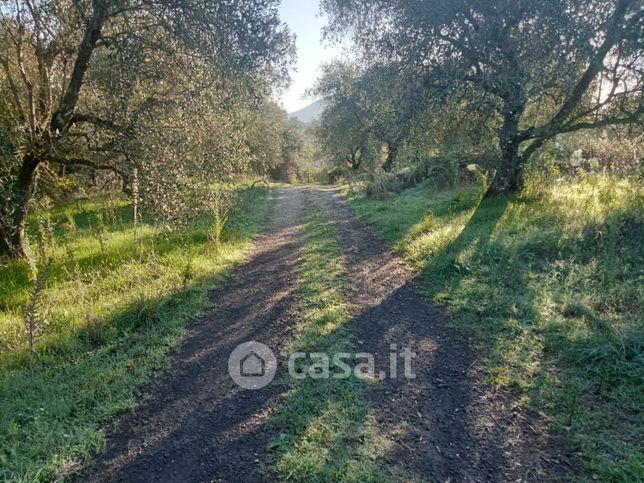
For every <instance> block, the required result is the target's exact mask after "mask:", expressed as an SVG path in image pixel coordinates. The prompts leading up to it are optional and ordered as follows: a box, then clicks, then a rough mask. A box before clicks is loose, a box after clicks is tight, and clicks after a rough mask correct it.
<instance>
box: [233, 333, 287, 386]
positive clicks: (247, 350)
mask: <svg viewBox="0 0 644 483" xmlns="http://www.w3.org/2000/svg"><path fill="white" fill-rule="evenodd" d="M276 372H277V359H276V358H275V354H273V351H271V350H270V349H269V348H268V347H267V346H266V345H264V344H262V343H260V342H255V341H250V342H244V343H243V344H240V345H238V346H237V347H236V348H235V350H233V351H232V353H231V354H230V357H229V358H228V373H229V374H230V377H231V378H232V380H233V381H235V383H236V384H237V385H238V386H240V387H243V388H244V389H261V388H263V387H265V386H267V385H268V384H269V383H270V382H271V381H272V380H273V378H274V377H275V373H276Z"/></svg>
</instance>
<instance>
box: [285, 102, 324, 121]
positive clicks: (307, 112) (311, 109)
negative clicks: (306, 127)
mask: <svg viewBox="0 0 644 483" xmlns="http://www.w3.org/2000/svg"><path fill="white" fill-rule="evenodd" d="M324 107H325V102H324V101H323V100H319V101H315V102H313V103H311V104H309V105H308V106H306V107H303V108H302V109H300V110H299V111H295V112H290V113H289V114H288V117H289V119H297V120H298V121H300V122H301V123H304V124H311V123H312V122H315V121H317V120H318V119H319V118H320V115H321V114H322V111H324Z"/></svg>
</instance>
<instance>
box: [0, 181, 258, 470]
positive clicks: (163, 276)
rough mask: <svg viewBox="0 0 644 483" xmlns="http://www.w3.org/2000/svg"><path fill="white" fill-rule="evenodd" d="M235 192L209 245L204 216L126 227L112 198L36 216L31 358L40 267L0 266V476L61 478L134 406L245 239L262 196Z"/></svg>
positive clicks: (122, 207)
mask: <svg viewBox="0 0 644 483" xmlns="http://www.w3.org/2000/svg"><path fill="white" fill-rule="evenodd" d="M238 192H239V193H238V194H239V200H240V201H239V205H238V206H237V209H236V210H235V212H234V214H233V215H232V216H231V219H230V220H229V222H228V224H227V225H226V227H225V229H224V230H223V233H221V239H220V243H218V245H217V246H216V247H214V246H213V244H212V243H211V242H210V241H209V238H208V228H209V227H210V224H211V220H209V219H206V218H204V219H203V220H200V221H198V222H196V223H194V224H192V225H190V226H188V227H185V228H184V229H181V230H178V231H173V232H167V231H165V230H164V228H163V227H162V226H159V225H157V224H155V223H154V221H153V220H143V223H141V224H139V225H138V227H137V232H136V234H135V232H134V228H133V223H132V221H133V220H132V209H131V206H130V204H129V203H128V202H127V201H125V200H120V199H114V198H99V199H92V200H85V201H77V202H76V201H75V202H70V203H64V204H61V205H57V206H55V207H44V208H45V210H46V211H40V212H38V211H37V212H36V213H35V214H34V216H33V217H32V219H31V220H30V235H31V236H30V238H31V240H32V245H35V249H34V250H33V251H34V253H41V254H42V257H41V259H42V258H46V259H47V260H51V261H50V262H47V264H48V267H49V268H48V273H47V279H46V282H45V283H44V288H42V289H41V290H40V291H39V300H38V310H39V313H38V314H37V317H38V321H39V325H40V327H39V334H38V340H37V341H36V342H35V344H34V353H33V356H30V351H29V345H28V342H27V338H26V337H25V334H24V332H25V330H24V329H25V322H23V317H22V310H23V307H29V306H30V305H29V301H30V298H31V297H32V293H33V285H34V279H35V278H36V276H37V275H36V274H37V271H38V270H39V269H40V270H41V267H40V266H33V265H32V264H30V263H28V262H22V261H4V262H3V264H2V267H1V268H0V280H1V281H2V282H1V284H0V350H1V352H0V480H2V481H30V482H31V481H49V480H51V479H56V478H62V477H64V476H65V475H68V474H70V473H73V472H74V471H75V470H76V469H77V468H78V467H79V466H80V465H82V463H83V462H84V461H85V460H87V458H89V457H90V456H91V455H92V454H94V453H96V452H97V451H99V450H101V448H102V447H103V444H104V436H103V433H102V431H101V425H102V424H104V423H105V422H107V421H108V420H109V418H110V417H111V416H113V415H115V414H117V413H119V412H121V411H123V410H125V409H128V408H131V407H133V406H134V405H135V404H136V389H137V388H138V387H140V386H141V385H142V384H143V383H144V382H146V381H147V380H149V378H150V377H151V376H152V375H153V373H154V372H155V371H157V370H158V369H160V368H162V367H164V365H165V363H166V362H167V356H168V353H169V351H170V350H171V349H172V348H174V347H175V346H177V344H178V343H179V341H180V340H181V337H182V334H183V327H184V325H185V323H186V321H187V320H189V319H190V317H194V316H195V315H197V314H198V313H199V311H200V310H202V309H203V308H205V307H206V305H207V303H208V302H207V297H206V293H207V289H208V288H210V287H212V286H213V285H214V284H216V283H217V281H218V280H220V279H221V277H222V276H223V275H224V273H225V272H226V270H227V269H228V267H230V266H231V265H232V264H234V263H235V262H237V261H239V260H240V258H241V257H242V255H243V253H244V250H245V249H246V248H247V246H248V245H249V243H250V241H251V239H252V237H253V235H254V233H255V231H256V229H257V226H258V222H259V221H260V220H261V218H262V217H263V216H264V212H265V211H266V209H267V207H268V206H269V200H270V197H269V195H268V191H267V190H265V189H254V190H253V189H248V188H243V187H241V186H239V187H238ZM32 315H33V314H32Z"/></svg>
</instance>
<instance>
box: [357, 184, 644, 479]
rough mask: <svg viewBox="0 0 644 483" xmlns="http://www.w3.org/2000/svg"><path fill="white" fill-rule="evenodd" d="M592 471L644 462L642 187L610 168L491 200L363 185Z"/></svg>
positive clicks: (616, 475) (367, 210)
mask: <svg viewBox="0 0 644 483" xmlns="http://www.w3.org/2000/svg"><path fill="white" fill-rule="evenodd" d="M351 202H352V204H353V206H354V207H355V209H356V210H357V211H358V213H359V214H360V215H362V216H364V217H366V218H367V219H369V220H371V221H372V222H374V224H375V225H376V226H377V227H378V228H379V229H380V230H381V231H382V233H383V235H384V237H385V238H386V239H387V240H389V241H390V242H391V243H392V244H393V246H394V248H395V249H396V250H397V251H398V252H399V253H400V254H401V255H402V256H403V257H404V259H405V260H406V261H407V262H408V263H409V264H410V265H411V266H413V267H414V268H415V269H416V270H418V272H419V273H420V274H421V276H422V277H423V278H424V280H425V281H426V287H427V291H428V296H429V297H430V298H431V299H432V300H433V301H434V302H435V303H437V304H441V305H444V306H445V307H446V308H447V309H448V310H449V311H450V312H451V313H452V314H454V315H455V321H456V323H457V324H458V325H459V326H460V327H461V328H463V329H464V330H465V331H467V332H468V333H470V334H471V335H472V336H473V340H475V341H476V343H477V344H478V346H479V349H480V352H481V354H482V356H483V357H484V358H485V364H486V367H487V371H488V374H489V379H490V381H491V382H493V383H496V384H499V385H501V386H504V387H511V388H514V389H515V390H517V391H518V392H519V393H520V394H522V395H523V397H524V400H525V403H526V404H528V405H530V406H532V407H534V408H536V409H538V410H539V411H541V412H542V413H543V414H544V415H545V416H546V418H547V421H548V422H549V424H550V425H551V428H552V430H553V431H555V432H558V433H559V434H563V435H565V436H566V438H567V440H568V441H569V442H570V445H571V448H572V449H573V451H574V452H575V453H576V454H577V455H578V456H579V458H580V461H581V462H582V465H583V468H584V470H585V472H586V474H587V475H590V476H593V475H594V476H596V477H599V478H602V479H607V480H611V481H617V480H620V481H634V480H636V479H637V478H639V477H641V475H642V474H644V453H643V451H642V445H641V442H642V441H644V416H643V413H642V410H641V402H642V401H644V319H643V317H642V303H643V302H644V283H643V282H644V276H643V275H644V272H642V267H644V189H643V188H642V185H641V183H640V181H639V180H636V179H617V178H614V177H610V176H607V175H603V174H596V175H587V176H585V177H583V178H575V179H570V178H568V179H559V180H557V181H555V182H549V183H544V182H540V181H539V180H538V179H535V178H532V179H531V180H529V182H528V184H527V187H526V190H525V192H524V193H522V194H521V195H519V196H511V197H501V198H492V199H485V200H483V198H482V196H481V191H480V190H479V189H477V188H468V187H462V188H457V189H453V190H444V191H435V190H433V189H432V188H430V187H429V186H420V187H417V188H414V189H411V190H408V191H406V192H404V193H403V194H402V195H401V196H399V197H397V198H396V199H394V200H392V201H389V202H381V201H374V200H369V199H367V198H364V197H353V198H351Z"/></svg>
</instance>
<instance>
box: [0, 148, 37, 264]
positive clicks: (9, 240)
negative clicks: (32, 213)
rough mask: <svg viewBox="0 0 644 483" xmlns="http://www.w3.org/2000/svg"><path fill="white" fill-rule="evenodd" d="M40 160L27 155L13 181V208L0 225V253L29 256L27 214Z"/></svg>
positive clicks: (11, 207) (11, 204)
mask: <svg viewBox="0 0 644 483" xmlns="http://www.w3.org/2000/svg"><path fill="white" fill-rule="evenodd" d="M39 164H40V160H39V159H38V158H37V157H35V156H33V155H30V154H28V155H26V156H25V158H24V159H23V161H22V166H21V167H20V171H19V172H18V175H17V176H16V179H15V181H14V183H13V189H12V193H11V199H10V200H8V204H9V209H10V210H13V211H12V212H11V213H8V214H7V216H6V218H7V219H6V221H5V222H4V223H2V224H1V225H0V254H2V255H7V256H10V257H12V258H25V257H26V256H27V237H26V229H27V215H28V214H29V207H30V205H31V199H32V197H33V194H34V186H35V184H36V183H35V182H36V169H37V168H38V165H39Z"/></svg>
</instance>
